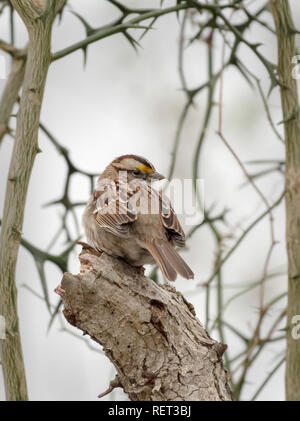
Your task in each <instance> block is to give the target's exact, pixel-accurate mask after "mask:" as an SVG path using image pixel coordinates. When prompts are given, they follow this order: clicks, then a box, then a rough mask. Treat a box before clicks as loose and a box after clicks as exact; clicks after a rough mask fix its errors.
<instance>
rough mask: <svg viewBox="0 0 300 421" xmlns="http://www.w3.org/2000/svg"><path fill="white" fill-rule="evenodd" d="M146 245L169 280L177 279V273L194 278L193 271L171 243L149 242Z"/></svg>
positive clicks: (186, 277) (187, 277)
mask: <svg viewBox="0 0 300 421" xmlns="http://www.w3.org/2000/svg"><path fill="white" fill-rule="evenodd" d="M145 246H146V248H147V250H148V251H149V252H150V253H151V255H152V257H153V258H154V260H155V261H156V263H157V264H158V265H159V267H160V269H161V271H162V273H163V275H164V276H165V277H166V278H167V279H168V280H169V281H175V280H176V278H177V274H179V275H181V276H183V277H184V278H185V279H194V273H193V271H192V270H191V268H190V267H189V266H188V265H187V264H186V263H185V261H184V260H183V259H182V257H181V256H180V255H179V254H178V253H177V251H176V250H175V248H174V247H173V246H172V245H171V244H170V243H168V242H167V241H164V242H161V243H147V244H146V245H145Z"/></svg>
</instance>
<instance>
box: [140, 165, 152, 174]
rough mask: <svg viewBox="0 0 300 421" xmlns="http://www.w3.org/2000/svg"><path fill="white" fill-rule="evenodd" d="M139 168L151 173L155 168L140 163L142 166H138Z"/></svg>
mask: <svg viewBox="0 0 300 421" xmlns="http://www.w3.org/2000/svg"><path fill="white" fill-rule="evenodd" d="M138 170H140V171H143V172H145V173H147V174H151V173H153V169H152V168H150V167H147V165H140V166H139V167H138Z"/></svg>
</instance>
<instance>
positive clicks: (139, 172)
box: [132, 170, 141, 177]
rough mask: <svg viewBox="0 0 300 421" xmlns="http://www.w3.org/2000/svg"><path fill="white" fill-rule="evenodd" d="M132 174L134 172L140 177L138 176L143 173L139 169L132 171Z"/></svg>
mask: <svg viewBox="0 0 300 421" xmlns="http://www.w3.org/2000/svg"><path fill="white" fill-rule="evenodd" d="M132 174H133V175H134V176H136V177H138V176H139V175H140V174H141V171H139V170H133V171H132Z"/></svg>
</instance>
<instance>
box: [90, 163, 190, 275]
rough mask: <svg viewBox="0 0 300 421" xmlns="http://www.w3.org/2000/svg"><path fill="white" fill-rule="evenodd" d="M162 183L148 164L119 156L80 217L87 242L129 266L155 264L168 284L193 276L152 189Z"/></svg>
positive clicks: (173, 222)
mask: <svg viewBox="0 0 300 421" xmlns="http://www.w3.org/2000/svg"><path fill="white" fill-rule="evenodd" d="M163 178H165V177H164V176H162V175H161V174H159V173H158V172H157V171H156V170H155V168H154V166H153V165H152V164H151V162H149V161H148V160H147V159H145V158H143V157H141V156H137V155H122V156H120V157H118V158H116V159H114V160H113V161H112V162H111V163H110V164H109V165H108V166H107V167H106V168H105V170H104V171H103V172H102V173H101V174H100V176H99V178H98V181H97V186H96V189H95V190H94V192H93V193H92V195H91V197H90V198H89V200H88V202H87V205H86V208H85V210H84V213H83V218H82V222H83V226H84V230H85V234H86V238H87V242H88V244H89V245H90V246H92V247H93V248H94V249H96V250H97V251H100V252H101V251H104V252H105V253H107V254H109V255H111V256H116V257H119V258H122V259H124V260H125V261H126V262H127V263H129V264H130V265H132V266H137V267H142V266H143V265H145V264H153V263H157V264H158V266H159V267H160V269H161V271H162V273H163V275H164V277H165V278H167V279H168V280H169V281H175V280H176V277H177V274H179V275H181V276H182V277H184V278H186V279H193V278H194V273H193V272H192V270H191V269H190V267H189V266H188V265H187V264H186V262H185V261H184V260H183V259H182V257H181V256H180V255H179V254H178V252H177V251H176V250H175V247H183V246H184V245H185V234H184V231H183V229H182V227H181V225H180V223H179V220H178V218H177V216H176V214H175V212H174V209H173V208H172V206H171V204H170V201H169V199H168V198H167V196H166V195H164V194H163V193H162V192H161V191H160V192H159V191H157V190H156V189H154V188H153V186H152V184H153V182H154V181H157V180H161V179H163Z"/></svg>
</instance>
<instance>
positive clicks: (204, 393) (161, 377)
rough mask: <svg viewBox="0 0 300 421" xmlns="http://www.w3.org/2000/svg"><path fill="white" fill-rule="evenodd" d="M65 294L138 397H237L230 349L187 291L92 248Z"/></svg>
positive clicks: (73, 319)
mask: <svg viewBox="0 0 300 421" xmlns="http://www.w3.org/2000/svg"><path fill="white" fill-rule="evenodd" d="M80 260H81V273H80V274H79V275H72V274H71V273H65V274H64V277H63V279H62V282H61V285H60V286H59V288H58V289H57V292H58V293H60V295H61V296H62V300H63V303H64V315H65V317H66V319H67V320H68V321H69V323H71V324H72V325H73V326H76V327H77V328H79V329H81V330H82V331H83V332H84V334H88V335H89V336H90V337H91V338H92V339H93V340H95V341H96V342H98V343H99V344H101V345H102V346H103V349H104V352H105V354H106V355H107V356H108V358H109V359H110V360H111V362H112V363H113V364H114V366H115V367H116V369H117V381H114V384H116V383H118V384H119V385H120V387H122V388H123V389H124V391H125V392H126V393H127V394H128V396H129V398H130V399H131V400H135V401H142V400H146V401H153V400H159V401H169V400H180V401H186V400H201V401H208V400H216V401H221V400H231V392H230V389H229V386H228V383H227V374H226V371H225V370H224V368H223V363H222V354H223V352H224V351H225V349H226V345H223V344H221V343H218V342H216V341H214V340H213V339H211V338H210V336H209V335H208V333H207V332H206V331H205V329H204V328H203V327H202V325H201V324H200V322H199V321H198V319H197V318H196V317H195V311H194V308H193V306H192V305H191V304H189V303H188V302H187V301H186V300H185V299H184V298H183V296H182V295H181V294H180V293H179V292H177V291H176V290H175V288H174V287H172V286H169V285H164V286H161V285H157V284H156V283H155V282H153V281H152V280H151V279H148V278H146V277H144V276H143V275H142V274H141V272H140V271H139V270H138V269H136V268H134V267H132V266H130V265H128V264H126V263H125V262H123V261H121V260H119V259H116V258H113V257H110V256H108V255H106V254H105V253H103V254H102V255H101V256H99V255H96V254H94V253H92V252H91V251H90V250H88V249H84V250H83V252H82V253H81V256H80Z"/></svg>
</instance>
